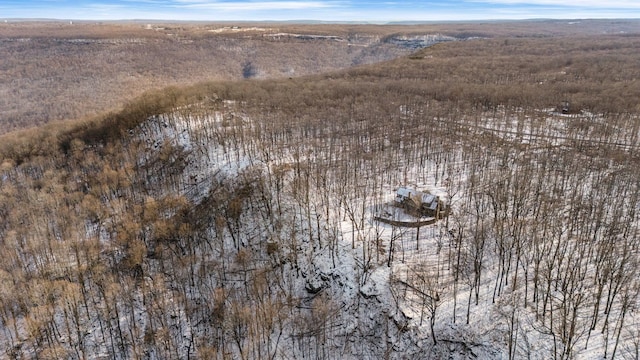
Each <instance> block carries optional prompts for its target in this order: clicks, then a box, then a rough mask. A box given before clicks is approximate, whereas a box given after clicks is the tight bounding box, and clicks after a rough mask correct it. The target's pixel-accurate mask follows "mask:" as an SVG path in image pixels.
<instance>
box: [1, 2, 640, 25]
mask: <svg viewBox="0 0 640 360" xmlns="http://www.w3.org/2000/svg"><path fill="white" fill-rule="evenodd" d="M7 18H55V19H86V20H120V19H158V20H205V21H223V20H301V19H304V20H325V21H370V22H386V21H409V20H414V21H442V20H486V19H531V18H562V19H579V18H580V19H584V18H640V0H452V1H442V0H433V1H429V0H427V1H394V0H388V1H367V0H303V1H293V0H114V1H107V0H0V19H7Z"/></svg>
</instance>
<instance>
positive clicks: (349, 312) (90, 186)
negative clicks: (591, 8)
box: [0, 33, 640, 359]
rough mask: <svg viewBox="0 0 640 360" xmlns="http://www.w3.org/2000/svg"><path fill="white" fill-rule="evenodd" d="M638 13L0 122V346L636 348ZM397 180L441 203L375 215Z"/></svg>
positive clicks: (433, 352)
mask: <svg viewBox="0 0 640 360" xmlns="http://www.w3.org/2000/svg"><path fill="white" fill-rule="evenodd" d="M639 53H640V34H628V33H627V34H618V35H611V34H601V35H598V36H583V35H580V34H577V35H576V34H573V35H562V36H560V35H554V36H551V35H549V36H544V37H533V36H532V37H527V36H504V35H503V36H496V37H493V38H483V39H480V38H478V39H473V40H467V41H455V42H447V43H442V44H438V45H435V46H431V47H428V48H426V49H423V50H420V51H417V52H415V53H413V54H411V55H410V56H408V57H403V58H399V59H396V60H393V61H389V62H385V63H379V64H374V65H364V66H358V67H354V68H351V69H347V70H343V71H340V72H333V73H331V74H324V75H314V76H307V77H294V78H284V79H269V80H255V79H253V80H251V79H250V80H243V81H235V82H231V81H229V82H221V81H218V82H210V83H202V84H199V85H194V86H191V87H183V88H167V89H164V90H160V91H155V92H149V93H147V94H145V95H143V96H141V97H140V98H138V99H136V100H135V101H132V102H130V103H129V104H128V105H126V106H125V107H124V108H123V109H122V110H121V111H118V112H113V113H109V114H106V115H103V116H100V117H95V118H92V119H89V120H84V121H77V122H66V123H56V124H49V125H46V126H43V127H41V128H36V129H31V130H27V131H22V132H16V133H11V134H7V135H5V136H3V138H2V139H1V141H0V154H1V155H2V164H1V168H0V171H1V173H0V254H1V255H0V256H2V258H3V261H2V263H0V357H3V358H8V359H14V358H15V359H20V358H37V359H59V358H70V359H93V358H118V359H124V358H149V359H165V358H185V359H186V358H203V359H226V358H229V359H235V358H239V359H287V358H305V359H306V358H311V359H335V358H358V359H361V358H372V359H374V358H375V359H384V358H389V359H395V358H408V357H412V358H416V357H417V358H425V359H440V358H454V359H470V358H476V357H479V358H505V359H524V358H527V359H550V358H554V359H573V358H607V359H608V358H616V359H638V358H639V354H640V330H639V329H640V315H639V314H638V305H639V301H640V278H639V277H638V272H639V271H640V241H639V240H638V236H639V230H640V229H639V219H638V216H639V214H638V209H639V206H640V182H639V180H638V179H640V174H639V173H638V171H639V170H638V169H640V166H639V165H640V158H639V157H638V154H637V149H638V147H639V146H640V141H639V138H638V136H639V134H640V133H639V130H640V107H639V105H638V104H639V103H638V99H640V57H639V56H638V54H639ZM400 186H413V187H425V186H431V187H437V188H439V189H444V190H446V191H447V192H448V194H449V197H450V203H451V209H452V210H451V214H450V215H449V216H448V217H446V218H444V219H442V220H440V221H438V222H436V223H435V224H434V225H429V226H424V227H421V228H420V227H419V228H411V229H409V228H401V227H396V226H391V225H387V224H381V223H379V222H376V221H374V220H373V217H374V215H375V213H376V211H377V209H379V208H380V207H381V206H382V205H383V204H385V203H386V202H387V201H388V200H389V198H390V197H391V198H393V196H394V191H395V189H397V188H398V187H400Z"/></svg>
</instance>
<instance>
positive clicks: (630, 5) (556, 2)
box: [467, 0, 640, 9]
mask: <svg viewBox="0 0 640 360" xmlns="http://www.w3.org/2000/svg"><path fill="white" fill-rule="evenodd" d="M467 2H469V3H483V4H496V5H524V6H537V5H540V6H549V5H552V6H562V7H576V8H602V9H640V1H638V0H606V1H603V0H467Z"/></svg>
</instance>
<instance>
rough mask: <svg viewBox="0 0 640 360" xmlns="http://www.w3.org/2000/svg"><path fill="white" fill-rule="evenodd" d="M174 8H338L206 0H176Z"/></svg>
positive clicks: (308, 3)
mask: <svg viewBox="0 0 640 360" xmlns="http://www.w3.org/2000/svg"><path fill="white" fill-rule="evenodd" d="M173 6H174V7H177V8H183V9H202V10H216V11H251V10H256V11H260V10H304V9H327V8H335V7H338V6H337V4H336V3H332V2H322V1H250V2H246V1H236V2H218V1H206V0H177V1H175V2H174V5H173Z"/></svg>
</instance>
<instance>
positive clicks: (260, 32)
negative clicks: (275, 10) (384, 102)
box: [0, 20, 638, 134]
mask: <svg viewBox="0 0 640 360" xmlns="http://www.w3.org/2000/svg"><path fill="white" fill-rule="evenodd" d="M634 29H638V22H637V21H622V20H602V21H582V22H578V21H532V22H499V23H487V24H481V23H470V24H463V23H448V24H440V25H436V24H421V25H410V24H398V25H349V24H312V25H297V24H278V23H264V24H260V23H247V24H236V23H234V24H231V23H221V24H210V23H174V24H161V23H152V24H149V23H146V22H111V23H95V22H73V23H70V22H55V21H41V22H34V21H25V22H18V21H6V22H2V23H0V134H1V133H7V132H10V131H13V130H17V129H22V128H26V127H31V126H36V125H41V124H45V123H48V122H50V121H56V120H69V119H79V118H85V117H87V116H93V115H96V114H100V113H104V112H107V111H112V110H118V109H120V108H121V107H122V106H123V105H124V104H125V103H126V102H128V101H130V100H131V99H132V98H133V97H136V96H138V95H140V94H142V93H143V92H145V91H147V90H152V89H159V88H163V87H166V86H171V85H186V84H192V83H196V82H203V81H211V80H233V79H242V78H249V77H251V78H278V77H298V76H303V75H309V74H318V73H323V72H327V71H333V70H338V69H344V68H348V67H352V66H355V65H360V64H367V63H375V62H381V61H386V60H390V59H393V58H397V57H399V56H404V55H408V54H410V53H412V52H414V51H416V50H417V48H419V47H421V46H424V45H425V42H424V39H425V36H441V37H443V38H444V39H448V37H455V38H457V39H469V38H478V37H481V38H485V37H497V38H502V37H504V38H522V37H547V36H570V35H580V36H585V35H589V36H591V35H597V34H621V33H630V32H633V31H636V32H637V30H634Z"/></svg>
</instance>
